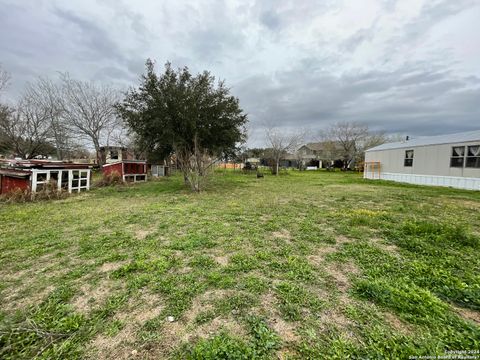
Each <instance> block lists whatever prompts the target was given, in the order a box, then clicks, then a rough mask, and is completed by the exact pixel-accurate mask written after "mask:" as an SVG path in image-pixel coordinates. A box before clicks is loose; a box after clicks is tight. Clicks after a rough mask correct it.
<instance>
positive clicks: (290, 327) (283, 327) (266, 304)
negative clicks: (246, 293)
mask: <svg viewBox="0 0 480 360" xmlns="http://www.w3.org/2000/svg"><path fill="white" fill-rule="evenodd" d="M276 302H277V301H276V298H275V294H274V293H273V292H271V291H269V292H267V293H266V294H264V295H263V296H262V298H261V300H260V303H261V306H262V309H261V313H262V314H263V315H266V317H267V323H268V325H269V326H270V327H271V328H272V329H273V330H274V331H275V332H276V333H277V334H278V335H279V336H280V337H281V339H282V340H283V341H285V342H296V341H298V340H299V336H298V335H297V334H296V333H295V329H296V327H297V326H298V323H297V322H286V321H285V320H283V318H282V316H281V315H280V313H279V312H278V311H277V310H276Z"/></svg>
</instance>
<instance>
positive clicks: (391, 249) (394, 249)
mask: <svg viewBox="0 0 480 360" xmlns="http://www.w3.org/2000/svg"><path fill="white" fill-rule="evenodd" d="M371 241H372V242H373V243H375V245H376V246H378V247H379V248H380V249H382V250H383V251H385V252H388V253H389V254H392V255H395V256H399V255H400V254H399V251H400V249H399V248H398V246H397V245H395V244H387V243H385V242H384V240H383V239H380V238H372V239H371Z"/></svg>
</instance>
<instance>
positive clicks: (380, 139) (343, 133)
mask: <svg viewBox="0 0 480 360" xmlns="http://www.w3.org/2000/svg"><path fill="white" fill-rule="evenodd" d="M322 138H323V139H324V141H325V142H326V143H327V144H329V146H327V147H328V148H329V149H330V151H331V153H332V155H333V156H334V157H338V158H340V159H342V160H343V167H344V169H347V168H350V167H351V166H352V165H353V164H354V163H355V161H357V162H358V161H361V160H362V158H363V156H364V153H365V150H366V149H368V148H370V147H373V146H377V145H380V144H383V143H385V142H386V141H387V137H386V136H385V134H384V133H382V132H377V133H372V132H370V130H369V128H368V126H367V125H364V124H361V123H358V122H338V123H335V124H333V125H332V126H330V128H328V130H327V131H326V132H325V133H324V134H323V136H322Z"/></svg>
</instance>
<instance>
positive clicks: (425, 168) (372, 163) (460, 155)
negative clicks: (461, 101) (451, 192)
mask: <svg viewBox="0 0 480 360" xmlns="http://www.w3.org/2000/svg"><path fill="white" fill-rule="evenodd" d="M364 166H365V169H364V177H365V178H366V179H384V180H393V181H399V182H405V183H411V184H421V185H435V186H450V187H454V188H459V189H471V190H480V130H477V131H470V132H464V133H458V134H449V135H440V136H429V137H421V138H418V139H412V140H406V141H401V142H394V143H387V144H383V145H380V146H376V147H374V148H371V149H369V150H367V151H366V153H365V165H364Z"/></svg>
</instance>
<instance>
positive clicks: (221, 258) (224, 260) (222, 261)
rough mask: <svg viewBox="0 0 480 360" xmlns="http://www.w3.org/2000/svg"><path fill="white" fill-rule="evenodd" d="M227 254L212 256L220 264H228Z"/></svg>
mask: <svg viewBox="0 0 480 360" xmlns="http://www.w3.org/2000/svg"><path fill="white" fill-rule="evenodd" d="M229 258H230V257H229V256H226V255H225V256H214V259H215V261H216V262H217V263H219V264H220V265H221V266H227V265H228V260H229Z"/></svg>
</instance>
